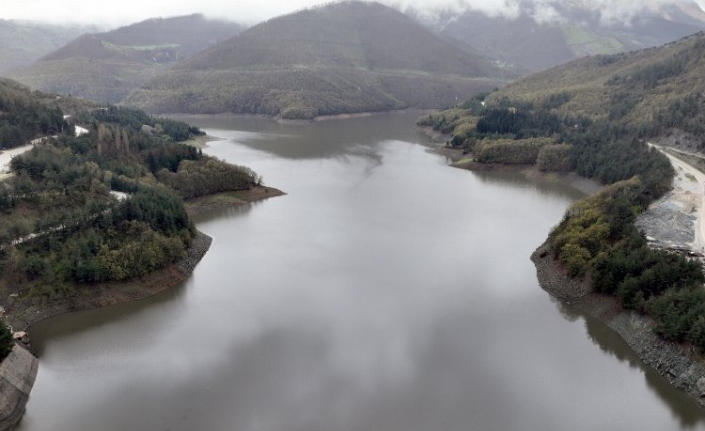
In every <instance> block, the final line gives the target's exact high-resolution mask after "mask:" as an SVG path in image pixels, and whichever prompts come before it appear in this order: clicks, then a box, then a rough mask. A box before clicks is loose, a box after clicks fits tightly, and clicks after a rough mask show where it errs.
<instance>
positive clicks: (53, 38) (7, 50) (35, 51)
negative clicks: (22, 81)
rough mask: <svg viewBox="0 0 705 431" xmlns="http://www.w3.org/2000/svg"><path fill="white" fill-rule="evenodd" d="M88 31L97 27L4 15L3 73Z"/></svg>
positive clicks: (0, 22)
mask: <svg viewBox="0 0 705 431" xmlns="http://www.w3.org/2000/svg"><path fill="white" fill-rule="evenodd" d="M86 31H95V29H93V28H91V27H85V26H58V25H50V24H39V23H30V22H21V21H13V20H4V19H0V58H2V61H1V62H0V74H5V73H7V72H8V71H11V70H14V69H17V68H19V67H24V66H27V65H29V64H31V63H32V62H34V61H36V60H37V59H39V58H40V57H42V56H43V55H46V54H48V53H50V52H52V51H54V50H56V49H58V48H60V47H62V46H64V45H65V44H66V43H68V42H70V41H71V40H73V39H75V38H76V37H78V36H80V35H81V34H83V33H85V32H86Z"/></svg>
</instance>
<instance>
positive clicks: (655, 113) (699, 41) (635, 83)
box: [487, 32, 705, 148]
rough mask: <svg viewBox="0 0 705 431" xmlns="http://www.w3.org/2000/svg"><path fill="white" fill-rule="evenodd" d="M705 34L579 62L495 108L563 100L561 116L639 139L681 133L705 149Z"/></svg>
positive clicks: (492, 100) (493, 100) (507, 91)
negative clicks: (608, 126)
mask: <svg viewBox="0 0 705 431" xmlns="http://www.w3.org/2000/svg"><path fill="white" fill-rule="evenodd" d="M703 76H705V32H699V33H696V34H694V35H691V36H688V37H686V38H683V39H680V40H678V41H676V42H671V43H669V44H667V45H664V46H661V47H658V48H648V49H643V50H640V51H635V52H630V53H623V54H612V55H600V56H593V57H587V58H582V59H578V60H575V61H572V62H570V63H568V64H565V65H562V66H558V67H555V68H553V69H550V70H547V71H544V72H541V73H537V74H535V75H532V76H530V77H528V78H524V79H522V80H520V81H517V82H515V83H512V84H510V85H508V86H506V87H505V88H503V89H501V90H500V91H499V92H496V93H493V94H492V95H490V97H489V98H488V99H487V103H488V104H489V105H492V106H495V105H499V104H502V103H503V102H502V100H506V101H509V103H522V102H530V103H533V104H534V105H542V104H546V103H550V101H551V100H560V101H561V103H560V104H558V105H557V106H556V107H555V108H554V109H553V111H554V112H555V113H556V114H558V115H559V116H561V117H562V116H581V117H586V118H589V119H590V120H592V121H597V122H609V124H612V125H614V127H620V128H622V129H624V130H629V131H630V133H631V134H632V135H633V136H634V137H641V138H645V137H659V136H665V135H670V134H672V133H676V134H678V135H680V136H682V137H683V139H684V140H686V141H689V142H690V143H692V144H694V145H695V146H696V147H700V148H705V140H703V137H705V81H703V79H702V77H703Z"/></svg>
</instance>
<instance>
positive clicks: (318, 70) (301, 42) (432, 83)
mask: <svg viewBox="0 0 705 431" xmlns="http://www.w3.org/2000/svg"><path fill="white" fill-rule="evenodd" d="M510 77H513V75H512V74H511V73H510V72H507V71H504V70H502V69H501V68H499V67H497V66H496V65H495V64H493V62H492V61H490V60H489V59H487V58H485V57H483V56H481V55H478V54H474V55H471V54H468V53H467V52H464V51H462V50H460V49H458V48H456V47H455V46H452V45H451V44H449V43H447V42H445V41H444V40H442V39H440V38H439V37H438V36H437V35H435V34H434V33H433V32H431V31H429V30H428V29H427V28H425V27H423V26H421V25H420V24H418V23H416V22H415V21H414V20H412V19H411V18H409V17H408V16H406V15H404V14H402V13H401V12H399V11H397V10H395V9H392V8H389V7H387V6H383V5H381V4H379V3H371V2H370V3H367V2H356V1H347V2H339V3H332V4H328V5H325V6H320V7H315V8H311V9H306V10H303V11H300V12H296V13H293V14H289V15H285V16H282V17H278V18H274V19H271V20H269V21H266V22H264V23H262V24H259V25H256V26H254V27H252V28H250V29H248V30H246V31H245V32H243V33H242V34H241V35H239V36H237V37H234V38H231V39H229V40H227V41H224V42H222V43H220V44H219V45H217V46H215V47H214V48H211V49H209V50H207V51H204V52H202V53H200V54H198V55H196V56H194V57H193V58H191V59H189V60H187V61H185V62H183V63H180V64H178V65H176V66H174V67H173V68H172V69H171V70H170V71H168V72H166V73H164V74H163V75H161V76H158V77H155V78H154V79H152V80H150V81H148V82H147V83H145V84H144V85H143V86H142V87H141V88H139V89H138V90H136V91H134V92H133V93H132V94H130V96H129V97H128V98H126V99H125V101H124V103H126V104H128V105H134V106H138V107H140V108H142V109H145V110H147V111H150V112H160V113H168V112H190V113H218V112H234V113H247V114H264V115H271V116H277V115H278V116H281V117H283V118H292V119H299V118H312V117H315V116H319V115H332V114H341V113H351V112H362V111H382V110H390V109H400V108H405V107H409V106H419V107H443V106H447V105H449V104H452V103H455V102H456V101H457V100H462V99H464V98H467V97H470V96H472V95H473V94H475V93H477V92H480V91H487V90H490V89H492V88H494V87H497V86H498V85H501V79H502V78H504V79H507V78H510Z"/></svg>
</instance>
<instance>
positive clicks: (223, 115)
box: [154, 108, 438, 139]
mask: <svg viewBox="0 0 705 431" xmlns="http://www.w3.org/2000/svg"><path fill="white" fill-rule="evenodd" d="M436 111H438V110H437V109H423V108H406V109H393V110H391V111H364V112H350V113H345V114H333V115H318V116H316V117H313V118H305V119H300V120H299V119H293V118H291V119H288V118H282V117H280V116H279V115H267V114H236V113H233V112H220V113H217V114H189V113H185V112H172V113H168V114H164V113H160V114H154V115H156V116H158V117H166V118H173V117H176V118H179V117H194V118H257V119H265V120H273V121H276V122H277V123H279V124H288V125H307V124H313V123H318V122H323V121H335V120H350V119H354V118H365V117H372V116H378V115H395V114H406V113H408V112H418V113H419V115H420V116H423V115H424V114H429V113H432V112H436ZM216 139H217V138H216Z"/></svg>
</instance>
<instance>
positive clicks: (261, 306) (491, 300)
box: [19, 113, 705, 431]
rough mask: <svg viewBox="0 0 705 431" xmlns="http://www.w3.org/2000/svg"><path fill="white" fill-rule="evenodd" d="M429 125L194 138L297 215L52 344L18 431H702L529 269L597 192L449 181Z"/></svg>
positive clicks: (236, 221) (235, 130) (224, 219)
mask: <svg viewBox="0 0 705 431" xmlns="http://www.w3.org/2000/svg"><path fill="white" fill-rule="evenodd" d="M416 116H417V114H414V113H410V114H390V115H380V116H373V117H368V118H357V119H351V120H346V121H328V122H321V123H314V124H311V125H306V126H301V125H280V124H277V123H274V122H272V121H269V120H263V119H242V118H207V117H196V118H191V119H190V121H191V122H193V123H195V124H198V125H199V126H201V127H202V128H204V129H205V130H207V131H208V133H209V134H211V135H214V136H218V137H220V138H222V140H220V141H215V142H211V143H210V144H209V147H208V148H207V149H206V150H205V151H206V152H207V153H208V154H212V155H214V156H217V157H219V158H222V159H226V160H228V161H230V162H233V163H237V164H242V165H247V166H250V167H252V168H253V169H254V170H256V171H257V172H259V173H261V174H262V175H263V177H264V180H265V183H266V184H268V185H271V186H274V187H278V188H281V189H282V190H284V191H286V192H287V193H288V195H286V196H283V197H278V198H275V199H271V200H268V201H264V202H259V203H255V204H253V205H250V206H247V207H242V208H232V209H224V210H220V211H214V212H211V213H208V214H205V215H203V216H202V217H200V218H199V219H198V220H197V227H198V228H199V229H200V230H202V231H203V232H205V233H206V234H208V235H210V236H212V237H213V245H212V248H211V250H210V252H209V253H208V254H207V255H206V257H205V258H204V259H203V261H202V262H201V263H200V264H199V265H198V267H197V268H196V270H195V272H194V273H193V275H192V276H191V277H190V278H189V279H188V280H187V281H186V282H185V283H183V284H182V285H180V286H178V287H176V288H174V289H172V290H170V291H168V292H165V293H163V294H161V295H158V296H156V297H153V298H150V299H148V300H145V301H141V302H137V303H132V304H124V305H121V306H116V307H111V308H107V309H101V310H92V311H89V312H82V313H75V314H70V315H64V316H60V317H57V318H55V319H51V320H49V321H46V322H43V323H42V324H40V325H37V326H36V327H35V328H34V330H33V331H32V334H31V336H32V342H33V344H34V345H35V346H36V347H37V348H38V350H39V352H40V360H41V362H40V370H39V375H38V378H37V382H36V385H35V388H34V391H33V392H32V396H31V399H30V402H29V404H28V406H27V412H26V415H25V417H24V419H23V420H22V422H21V424H20V426H19V429H20V430H23V431H25V430H33V431H35V430H52V431H56V430H67V431H68V430H70V431H78V430H105V431H109V430H172V431H176V430H237V431H324V430H325V431H368V430H380V431H397V430H399V431H431V430H433V431H441V430H442V431H449V430H458V431H460V430H463V431H467V430H478V431H482V430H506V431H510V430H543V431H550V430H556V431H565V430H576V431H579V430H584V431H594V430H641V431H647V430H653V431H663V430H705V412H704V411H703V410H702V409H700V408H699V407H697V406H696V405H695V404H694V403H693V402H692V401H690V400H689V399H687V398H686V397H685V396H683V395H682V394H681V393H679V392H678V391H675V390H673V389H672V388H671V387H670V386H668V384H667V383H665V382H664V381H663V379H661V378H660V377H659V376H658V375H656V374H655V373H654V372H653V371H651V370H650V369H646V368H644V366H643V365H642V364H641V363H640V362H639V361H638V359H636V358H635V357H634V355H633V354H632V353H631V351H630V350H629V349H628V347H626V346H625V344H624V343H623V342H622V340H621V339H620V338H619V337H618V336H616V335H615V334H614V333H613V332H612V331H610V330H609V329H607V328H606V327H605V326H604V325H602V324H600V323H599V322H596V321H594V320H592V319H589V318H585V317H583V316H581V315H579V314H576V313H575V312H573V311H571V310H570V309H568V308H566V307H564V306H562V305H560V304H558V303H556V302H555V301H554V300H552V299H551V298H550V297H549V295H548V294H546V293H545V292H544V291H543V290H541V289H540V288H539V286H538V284H537V281H536V273H535V269H534V267H533V265H532V263H531V262H530V261H529V255H530V254H531V252H532V251H533V250H534V249H535V248H536V247H537V246H538V245H539V244H540V243H541V242H543V241H544V239H545V238H546V235H547V234H548V232H549V230H550V229H551V227H552V226H553V225H555V224H556V223H557V222H558V221H559V220H560V218H561V216H562V215H563V212H564V211H565V209H566V207H567V206H568V205H569V204H570V203H571V202H572V201H574V200H575V199H577V198H579V197H580V196H581V193H580V192H578V191H577V190H574V189H572V188H571V187H569V186H567V185H563V184H560V183H556V182H550V181H546V182H528V181H526V180H525V179H524V178H523V177H522V176H521V175H518V174H512V173H492V172H487V173H478V172H468V171H462V170H457V169H452V168H449V167H448V166H447V162H446V160H445V159H444V158H443V157H440V156H438V155H435V154H432V153H430V152H429V151H428V149H427V147H426V146H424V144H426V143H427V140H426V138H424V137H423V136H421V135H420V134H418V133H417V132H416V131H415V130H414V128H413V124H414V120H415V118H416Z"/></svg>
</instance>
